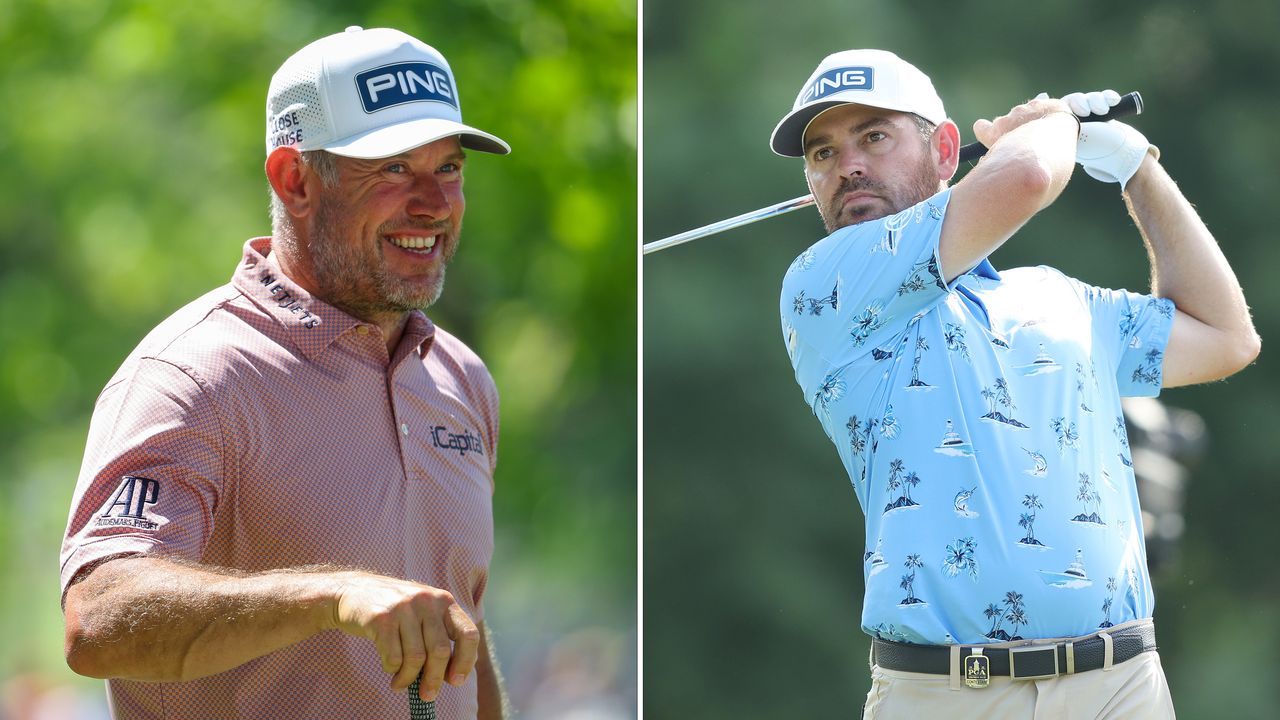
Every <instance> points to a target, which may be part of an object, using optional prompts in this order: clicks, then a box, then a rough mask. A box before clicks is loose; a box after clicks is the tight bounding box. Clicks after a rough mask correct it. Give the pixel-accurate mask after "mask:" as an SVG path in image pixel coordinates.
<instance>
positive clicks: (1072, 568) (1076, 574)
mask: <svg viewBox="0 0 1280 720" xmlns="http://www.w3.org/2000/svg"><path fill="white" fill-rule="evenodd" d="M1040 579H1041V580H1044V584H1045V585H1052V586H1053V587H1060V588H1068V589H1071V590H1075V589H1079V588H1084V587H1089V586H1090V585H1092V584H1093V581H1092V580H1090V579H1089V576H1088V574H1087V573H1086V572H1085V569H1084V551H1083V550H1080V549H1079V548H1077V549H1076V559H1075V560H1074V561H1072V563H1071V564H1070V565H1068V566H1067V569H1066V570H1063V571H1062V572H1054V571H1052V570H1041V571H1040Z"/></svg>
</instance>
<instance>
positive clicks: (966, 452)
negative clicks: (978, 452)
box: [933, 420, 973, 457]
mask: <svg viewBox="0 0 1280 720" xmlns="http://www.w3.org/2000/svg"><path fill="white" fill-rule="evenodd" d="M933 451H934V452H936V453H938V454H940V455H952V456H955V457H969V456H970V455H973V445H970V444H969V443H968V442H966V441H965V439H964V438H962V437H960V433H958V432H956V431H955V426H954V425H952V424H951V421H950V420H947V429H946V430H945V431H944V432H943V433H942V442H940V443H938V447H936V448H934V449H933Z"/></svg>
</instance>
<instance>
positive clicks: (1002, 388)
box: [982, 377, 1027, 428]
mask: <svg viewBox="0 0 1280 720" xmlns="http://www.w3.org/2000/svg"><path fill="white" fill-rule="evenodd" d="M982 397H983V399H985V400H986V401H987V406H988V407H989V408H990V409H991V412H989V413H987V414H986V415H983V416H982V419H983V420H990V421H992V422H998V423H1003V424H1005V425H1009V426H1012V427H1016V428H1026V427H1027V426H1026V425H1024V424H1022V423H1020V422H1018V421H1017V420H1015V419H1014V418H1012V417H1006V416H1005V414H1004V413H1002V412H1000V410H999V409H998V408H1005V409H1006V410H1008V411H1009V413H1010V414H1012V413H1013V411H1014V410H1017V409H1018V406H1017V405H1014V404H1013V396H1011V395H1010V394H1009V383H1008V382H1006V381H1005V379H1004V378H1002V377H998V378H996V384H995V387H994V388H989V387H983V388H982Z"/></svg>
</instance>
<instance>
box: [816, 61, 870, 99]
mask: <svg viewBox="0 0 1280 720" xmlns="http://www.w3.org/2000/svg"><path fill="white" fill-rule="evenodd" d="M874 79H875V70H874V69H873V68H869V67H862V66H859V67H842V68H835V69H833V70H828V71H826V72H824V73H822V74H821V75H819V76H818V77H816V78H814V80H813V82H811V83H809V85H808V86H807V87H805V89H804V94H803V95H802V96H801V102H802V103H807V102H811V101H813V100H817V99H818V98H821V97H823V96H825V95H830V94H831V93H837V92H844V91H846V90H870V89H872V87H873V85H874V83H873V80H874Z"/></svg>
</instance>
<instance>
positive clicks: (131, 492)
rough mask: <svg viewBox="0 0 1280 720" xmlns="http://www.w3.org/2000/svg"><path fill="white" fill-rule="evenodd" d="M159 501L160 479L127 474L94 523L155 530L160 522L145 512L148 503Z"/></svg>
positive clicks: (102, 525) (104, 525)
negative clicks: (153, 520)
mask: <svg viewBox="0 0 1280 720" xmlns="http://www.w3.org/2000/svg"><path fill="white" fill-rule="evenodd" d="M159 501H160V481H158V480H152V479H151V478H144V477H136V476H134V475H125V476H124V477H122V478H120V487H119V488H118V489H117V490H116V493H115V495H112V496H111V501H110V502H109V503H107V506H106V508H105V509H104V510H103V512H102V514H101V515H99V516H98V519H97V520H96V521H95V522H94V524H95V525H97V526H98V527H107V526H112V525H118V526H123V527H135V528H143V529H144V530H155V529H156V528H158V527H160V524H159V523H156V522H152V521H151V520H148V519H146V517H145V513H146V510H147V506H148V505H155V504H156V503H157V502H159Z"/></svg>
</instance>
